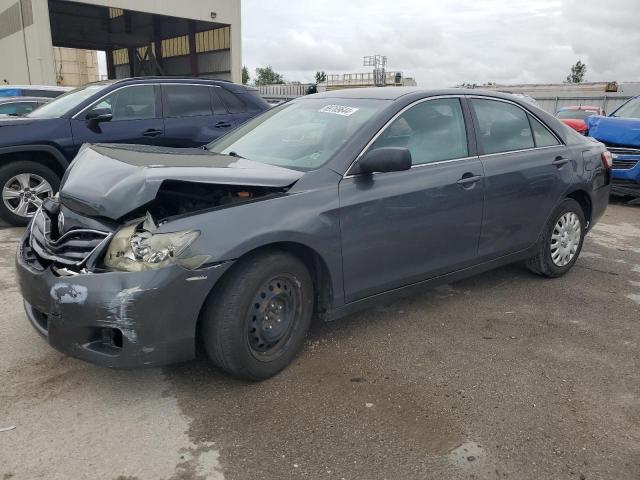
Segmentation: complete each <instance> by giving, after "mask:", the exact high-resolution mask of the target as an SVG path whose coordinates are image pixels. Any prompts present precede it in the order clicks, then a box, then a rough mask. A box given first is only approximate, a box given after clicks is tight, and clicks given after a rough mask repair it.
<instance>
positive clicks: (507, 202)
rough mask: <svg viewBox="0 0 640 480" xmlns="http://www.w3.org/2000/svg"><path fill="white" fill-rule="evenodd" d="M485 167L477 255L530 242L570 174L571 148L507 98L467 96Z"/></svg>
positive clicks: (488, 255) (493, 254) (487, 256)
mask: <svg viewBox="0 0 640 480" xmlns="http://www.w3.org/2000/svg"><path fill="white" fill-rule="evenodd" d="M470 104H471V106H472V111H473V114H474V121H475V124H476V128H475V130H476V133H477V142H478V149H479V151H480V153H481V155H480V158H481V160H482V164H483V166H484V172H485V176H486V183H485V209H484V219H483V225H482V234H481V237H480V247H479V256H480V259H481V260H484V259H491V258H496V257H500V256H503V255H507V254H510V253H515V252H518V251H520V250H523V249H525V248H527V247H529V246H531V245H532V244H533V243H535V241H536V240H537V239H538V235H539V234H540V231H541V229H542V227H543V225H544V223H545V221H546V220H547V217H548V216H549V215H550V214H551V212H552V211H553V209H554V208H555V206H556V205H557V204H558V202H559V201H560V199H561V198H562V196H563V194H564V192H565V191H566V190H567V188H569V186H570V185H571V184H572V183H573V181H574V178H575V170H574V169H575V168H576V165H577V162H576V160H577V159H574V158H573V157H572V155H573V154H572V152H571V151H570V150H569V149H568V148H567V147H565V146H564V145H563V144H562V143H561V142H560V141H559V139H558V138H557V137H556V136H555V134H553V133H552V132H551V130H550V129H548V128H547V127H546V126H545V125H544V124H543V123H542V122H541V121H540V120H539V119H537V118H536V117H535V116H534V115H532V114H531V112H528V111H527V110H526V109H524V108H523V107H521V106H520V105H518V104H516V103H512V102H509V101H506V100H499V99H489V98H486V97H485V98H481V97H474V98H471V99H470Z"/></svg>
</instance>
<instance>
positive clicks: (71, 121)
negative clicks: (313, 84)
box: [0, 77, 270, 225]
mask: <svg viewBox="0 0 640 480" xmlns="http://www.w3.org/2000/svg"><path fill="white" fill-rule="evenodd" d="M269 108H270V106H269V104H268V103H267V102H265V101H264V100H263V99H262V98H261V97H260V96H259V95H258V92H257V90H256V89H254V88H249V87H246V86H244V85H236V84H234V83H230V82H224V81H215V80H207V79H197V78H170V77H145V78H128V79H125V80H110V81H105V82H98V83H91V84H88V85H85V86H83V87H80V88H77V89H75V90H72V91H71V92H69V93H66V94H65V95H62V96H60V97H58V98H56V99H55V100H53V101H51V102H50V103H48V104H46V105H44V106H42V107H40V108H38V109H37V110H34V111H33V112H31V113H29V114H28V115H26V116H24V117H21V118H7V119H0V189H1V190H2V201H1V202H0V218H2V219H3V220H5V221H6V222H9V223H11V224H12V225H26V224H27V222H28V220H29V218H30V217H32V216H33V214H34V213H35V212H36V210H37V209H38V208H39V206H40V205H41V204H42V201H43V200H44V199H45V198H47V197H51V196H53V194H54V193H55V192H57V191H58V187H59V186H60V179H61V178H62V176H63V175H64V172H65V170H66V169H67V167H68V166H69V164H70V162H71V160H73V158H74V157H75V156H76V154H77V153H78V151H79V150H80V147H81V146H82V145H83V144H85V143H128V144H131V143H133V144H144V145H151V146H154V147H181V148H183V147H201V146H203V145H205V144H207V143H209V142H211V141H212V140H215V139H217V138H218V137H220V136H222V135H224V134H225V133H227V132H229V131H231V130H233V129H234V128H235V127H236V126H238V125H240V124H241V123H244V122H245V121H246V120H248V119H250V118H251V117H253V116H255V115H257V114H259V113H261V112H263V111H265V110H268V109H269Z"/></svg>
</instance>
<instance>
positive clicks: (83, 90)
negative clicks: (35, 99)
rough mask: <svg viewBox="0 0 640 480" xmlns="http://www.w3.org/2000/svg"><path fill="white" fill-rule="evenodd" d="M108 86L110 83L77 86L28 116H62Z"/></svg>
mask: <svg viewBox="0 0 640 480" xmlns="http://www.w3.org/2000/svg"><path fill="white" fill-rule="evenodd" d="M107 87H109V84H108V83H90V84H89V85H85V86H84V87H80V88H76V89H75V90H71V91H70V92H69V93H65V94H64V95H61V96H59V97H57V98H56V99H55V100H52V101H51V102H49V103H47V104H46V105H43V106H42V107H40V108H38V109H36V110H34V111H33V112H31V113H30V114H29V115H28V116H29V117H31V118H57V117H60V116H62V115H64V114H66V113H69V112H70V111H71V110H73V109H74V108H76V107H78V106H79V105H80V104H81V103H82V102H84V101H87V100H89V98H91V97H93V96H94V95H97V94H99V93H100V92H102V91H103V90H105V89H106V88H107Z"/></svg>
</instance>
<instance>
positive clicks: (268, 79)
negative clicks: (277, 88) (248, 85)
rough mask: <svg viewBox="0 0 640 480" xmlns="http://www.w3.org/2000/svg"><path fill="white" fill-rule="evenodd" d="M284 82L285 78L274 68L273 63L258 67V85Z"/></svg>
mask: <svg viewBox="0 0 640 480" xmlns="http://www.w3.org/2000/svg"><path fill="white" fill-rule="evenodd" d="M282 83H284V78H283V76H282V75H280V74H279V73H277V72H275V71H274V70H273V67H272V66H271V65H267V66H266V67H264V68H256V85H274V84H282Z"/></svg>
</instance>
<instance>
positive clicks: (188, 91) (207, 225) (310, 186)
mask: <svg viewBox="0 0 640 480" xmlns="http://www.w3.org/2000/svg"><path fill="white" fill-rule="evenodd" d="M107 89H108V90H107ZM134 89H144V91H145V92H146V94H142V92H141V91H136V94H135V95H131V96H129V92H131V91H132V90H134ZM93 90H96V91H93ZM196 90H197V91H196ZM229 94H233V98H234V100H231V97H230V95H229ZM120 95H124V98H126V99H127V100H126V101H125V102H124V103H123V104H121V103H120ZM193 95H197V96H198V98H200V99H201V101H200V102H198V103H197V104H196V103H194V102H193V101H192V98H193ZM78 96H80V97H83V98H85V100H82V101H78V100H77V98H76V97H78ZM227 97H228V98H227ZM134 99H135V101H134ZM218 100H222V103H221V104H220V106H219V107H218V108H219V109H220V110H221V106H222V105H224V106H225V109H224V110H225V111H224V112H221V113H220V115H222V116H223V117H222V118H220V117H216V116H215V115H216V114H215V110H216V106H215V105H216V104H215V102H217V101H218ZM232 102H236V105H238V103H240V102H242V103H243V104H244V105H246V107H244V109H243V110H244V111H242V112H239V111H238V110H240V106H235V107H234V106H232ZM56 103H58V105H57V106H56ZM69 104H72V105H73V107H70V109H68V108H69V107H68V105H69ZM209 105H211V106H209ZM249 105H252V107H251V108H252V109H254V110H259V109H260V108H262V104H261V103H260V102H259V101H258V100H257V99H256V98H255V97H254V95H253V94H252V92H250V91H247V90H244V89H241V88H240V87H237V86H231V85H226V84H209V83H196V84H191V83H189V82H184V83H176V82H172V81H159V80H145V81H140V80H136V81H133V82H122V83H117V84H100V85H94V86H91V87H87V88H85V89H81V90H77V91H75V92H74V93H71V94H69V95H68V96H67V97H66V99H65V97H61V99H60V100H58V101H57V102H52V103H51V104H49V105H47V106H45V107H43V108H42V109H41V110H39V111H37V112H40V114H39V115H37V116H36V117H34V118H27V119H25V120H21V121H20V122H30V121H34V120H40V119H42V121H43V122H51V124H50V125H48V124H47V123H42V128H38V129H35V128H32V129H30V131H35V130H45V129H49V130H48V131H49V132H59V133H57V134H56V135H58V136H60V134H61V132H65V131H69V132H70V136H71V138H73V139H74V142H69V141H67V142H66V143H65V144H64V146H63V149H65V148H66V149H67V151H68V153H67V154H68V155H71V154H72V153H75V151H76V150H77V148H78V146H79V144H80V143H82V142H84V141H88V139H92V138H96V137H95V135H104V136H105V137H107V138H116V139H117V138H121V135H125V134H127V133H123V132H124V131H125V130H126V131H128V132H129V133H128V135H130V136H131V137H132V138H131V139H135V140H138V139H140V138H141V137H140V135H141V134H143V133H145V132H150V131H154V130H156V131H158V134H157V135H154V136H150V137H146V136H142V139H143V140H144V142H145V143H147V145H117V144H111V145H106V144H94V145H86V146H85V147H83V148H82V149H81V150H80V151H79V153H78V155H77V157H76V158H75V160H74V161H73V163H72V165H71V167H70V168H69V169H68V171H67V173H66V175H65V178H64V181H63V183H62V186H61V188H60V192H59V196H58V197H56V198H47V199H46V200H45V201H44V202H43V204H42V208H40V209H39V210H38V212H37V215H35V216H34V218H33V220H32V223H31V227H30V229H29V230H28V231H27V232H26V233H25V236H24V237H23V239H22V241H21V243H20V247H19V250H18V255H17V272H18V274H17V276H18V280H19V284H20V289H21V291H22V295H23V297H24V301H25V309H26V312H27V316H28V318H29V320H30V321H31V323H32V325H33V326H34V328H35V329H36V330H37V331H38V332H40V333H41V334H42V335H43V336H45V337H46V338H47V339H48V342H49V343H50V344H51V345H52V346H53V347H55V348H57V349H59V350H61V351H62V352H65V353H66V354H68V355H71V356H74V357H78V358H81V359H84V360H87V361H90V362H94V363H97V364H100V365H105V366H110V367H119V368H134V367H141V366H150V365H163V364H167V363H172V362H179V361H184V360H188V359H190V358H193V356H194V354H195V351H196V344H197V342H198V341H201V342H202V343H203V345H204V347H205V349H206V351H207V352H208V354H209V356H210V357H211V359H212V361H213V363H214V364H215V365H217V366H218V367H219V368H221V369H222V370H224V371H226V372H228V373H229V374H231V375H234V376H237V377H240V378H244V379H248V380H262V379H265V378H268V377H270V376H273V375H275V374H276V373H277V372H279V371H280V370H282V369H283V368H285V367H286V366H287V365H288V364H289V363H290V362H291V361H292V359H293V358H294V357H295V355H296V354H297V352H298V351H299V350H300V348H301V347H302V345H303V343H304V338H305V334H306V332H307V330H308V328H309V325H310V323H311V319H312V317H314V316H316V317H320V318H323V319H327V320H329V319H336V318H339V317H341V316H343V315H346V314H348V313H351V312H354V311H356V310H358V309H361V308H364V307H366V306H369V305H372V304H374V303H377V302H380V301H388V300H389V299H390V298H392V297H394V296H396V295H398V294H401V293H405V292H408V291H411V290H412V289H415V288H419V287H424V286H426V285H435V284H438V283H447V282H451V281H454V280H456V279H461V278H464V277H468V276H470V275H473V274H476V273H479V272H483V271H486V270H488V269H491V268H494V267H497V266H501V265H504V264H507V263H510V262H517V261H525V262H526V263H527V265H528V266H529V268H530V269H531V270H532V271H533V272H535V273H537V274H540V275H542V276H546V277H557V276H560V275H563V274H564V273H566V272H567V271H568V270H570V269H571V268H572V266H573V265H574V263H575V262H576V260H577V258H578V256H579V254H580V250H581V247H582V243H583V239H584V236H585V234H586V233H587V232H588V231H589V230H590V229H591V228H592V227H593V226H594V225H595V224H596V222H597V221H598V219H599V218H600V217H601V215H602V214H603V212H604V210H605V208H606V206H607V201H608V197H609V190H610V168H611V157H610V154H609V153H608V152H607V151H606V149H605V147H604V145H602V144H601V143H599V142H595V141H593V140H592V139H590V138H587V137H584V136H581V135H578V134H577V133H576V132H574V131H572V130H570V129H568V128H566V127H565V126H564V125H563V124H562V123H561V122H560V121H559V120H557V119H556V118H554V117H553V116H551V115H549V114H547V113H546V112H544V111H542V110H540V109H538V108H537V107H535V106H534V105H532V104H530V103H528V102H527V101H525V100H522V99H519V98H516V97H513V96H510V95H505V94H500V93H495V92H482V91H478V90H462V89H450V90H437V91H429V90H415V89H405V88H378V89H356V90H342V91H335V92H327V93H323V94H317V95H309V96H305V97H302V98H299V99H297V100H294V101H291V102H288V103H286V104H283V105H280V106H277V107H274V108H272V109H270V110H268V111H266V112H265V113H263V114H262V115H260V116H258V117H257V118H254V119H252V120H250V121H248V122H247V123H245V124H244V125H242V126H240V127H239V128H237V129H236V130H234V131H232V132H231V133H229V134H228V135H225V136H223V137H221V138H219V139H217V140H215V141H213V142H212V143H210V144H208V145H207V146H206V148H204V149H202V148H186V149H184V148H182V149H175V148H169V147H171V146H174V144H184V143H190V142H192V143H193V144H198V142H199V141H200V139H201V138H204V136H199V135H203V132H209V133H207V134H211V132H213V131H214V130H215V129H216V128H217V127H216V125H217V124H218V123H219V122H225V123H226V124H230V125H235V123H236V122H240V121H242V119H244V118H247V117H248V116H251V115H253V114H254V113H255V112H254V111H252V110H250V107H249ZM63 107H64V108H63ZM197 108H199V110H196V109H197ZM46 111H48V112H49V114H43V113H42V112H46ZM52 111H53V112H55V113H56V115H55V116H51V118H49V115H51V112H52ZM195 113H198V115H195ZM118 115H124V118H123V119H122V120H121V122H127V123H126V124H125V125H128V126H127V127H126V128H121V126H120V125H117V124H118V122H116V121H114V120H115V118H116V117H117V116H118ZM200 116H201V117H206V118H201V119H199V117H200ZM140 117H144V118H140ZM20 122H18V123H20ZM136 122H141V123H139V124H138V123H136ZM189 122H196V123H191V124H190V123H189ZM200 122H201V123H200ZM183 124H184V125H183ZM47 125H48V126H47ZM225 128H227V127H225ZM116 129H117V132H119V133H118V135H116V134H115V133H116ZM98 131H101V132H102V133H97V132H98ZM176 132H177V133H176ZM20 133H21V134H23V135H24V133H23V132H22V131H20ZM45 133H46V132H45ZM34 135H35V132H34ZM40 135H42V133H40ZM181 135H183V136H181ZM194 136H195V137H194ZM37 138H39V139H42V138H43V137H42V136H39V137H37ZM48 138H49V139H51V138H55V137H54V135H52V134H49V137H48ZM103 138H104V137H103ZM194 138H196V139H197V140H193V139H194ZM76 139H77V140H76ZM39 141H40V140H39ZM149 144H153V145H149Z"/></svg>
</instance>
